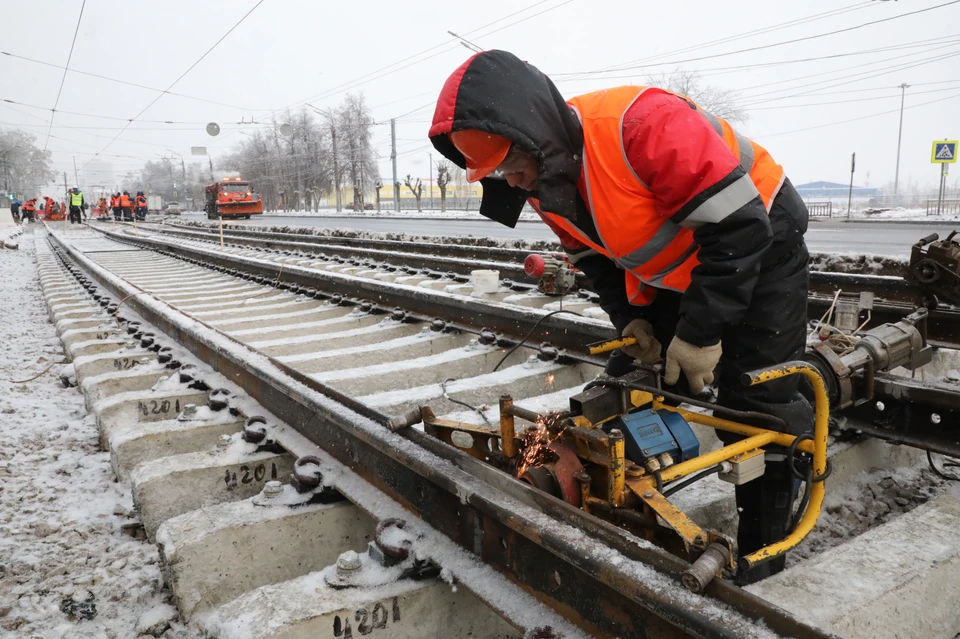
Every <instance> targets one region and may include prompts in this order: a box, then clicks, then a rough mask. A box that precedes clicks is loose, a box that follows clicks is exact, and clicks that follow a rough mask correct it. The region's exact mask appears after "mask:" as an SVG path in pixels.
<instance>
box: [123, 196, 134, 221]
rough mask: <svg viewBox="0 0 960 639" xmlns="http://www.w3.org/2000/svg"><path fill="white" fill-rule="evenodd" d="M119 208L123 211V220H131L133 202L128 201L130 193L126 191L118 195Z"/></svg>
mask: <svg viewBox="0 0 960 639" xmlns="http://www.w3.org/2000/svg"><path fill="white" fill-rule="evenodd" d="M120 210H121V211H122V212H123V219H124V220H128V221H132V220H133V203H132V202H131V201H130V194H129V193H128V192H126V191H124V192H123V194H122V195H121V196H120Z"/></svg>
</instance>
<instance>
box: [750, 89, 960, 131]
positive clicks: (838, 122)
mask: <svg viewBox="0 0 960 639" xmlns="http://www.w3.org/2000/svg"><path fill="white" fill-rule="evenodd" d="M958 97H960V93H955V94H953V95H948V96H946V97H943V98H937V99H936V100H928V101H927V102H920V103H918V104H911V105H909V106H906V107H904V110H907V109H916V108H918V107H922V106H927V105H929V104H935V103H937V102H943V101H944V100H952V99H954V98H958ZM899 112H900V109H891V110H889V111H880V112H879V113H870V114H868V115H861V116H859V117H856V118H849V119H846V120H838V121H836V122H827V123H825V124H818V125H815V126H809V127H803V128H800V129H791V130H789V131H779V132H777V133H763V134H760V135H757V136H756V137H757V138H759V139H767V138H772V137H777V136H780V135H789V134H792V133H805V132H807V131H813V130H816V129H824V128H827V127H831V126H839V125H841V124H848V123H850V122H857V121H859V120H869V119H871V118H877V117H880V116H883V115H889V114H891V113H899Z"/></svg>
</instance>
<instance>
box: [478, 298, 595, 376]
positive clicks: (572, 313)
mask: <svg viewBox="0 0 960 639" xmlns="http://www.w3.org/2000/svg"><path fill="white" fill-rule="evenodd" d="M560 313H568V314H570V315H576V316H577V317H583V315H581V314H580V313H577V312H575V311H567V310H563V309H561V310H559V311H550V312H549V313H547V314H546V315H544V316H543V317H541V318H540V319H538V320H537V323H536V324H534V325H533V328H531V329H530V330H529V331H528V332H527V334H526V335H524V337H523V339H522V340H520V341H519V342H517V343H516V344H514V345H513V348H511V349H510V350H508V351H507V352H506V354H505V355H504V356H503V357H501V358H500V361H499V362H497V365H496V366H494V367H493V370H492V371H490V372H491V373H495V372H496V371H497V369H498V368H500V365H501V364H503V363H504V362H505V361H506V359H507V358H508V357H510V356H511V355H513V353H514V351H516V350H517V349H518V348H520V347H521V346H523V345H524V344H525V343H526V342H527V340H528V339H530V336H531V335H533V332H534V331H536V330H537V329H538V328H539V327H540V324H542V323H543V321H544V320H545V319H547V318H548V317H552V316H553V315H559V314H560Z"/></svg>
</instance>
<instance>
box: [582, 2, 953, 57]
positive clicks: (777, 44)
mask: <svg viewBox="0 0 960 639" xmlns="http://www.w3.org/2000/svg"><path fill="white" fill-rule="evenodd" d="M957 3H960V0H950V1H949V2H944V3H942V4H938V5H935V6H932V7H925V8H923V9H917V10H915V11H909V12H907V13H901V14H898V15H895V16H890V17H887V18H880V19H878V20H871V21H869V22H863V23H861V24H857V25H853V26H849V27H844V28H841V29H834V30H832V31H826V32H824V33H815V34H813V35H808V36H803V37H800V38H793V39H792V40H781V41H779V42H772V43H769V44H762V45H757V46H753V47H746V48H744V49H737V50H735V51H726V52H723V53H714V54H711V55H705V56H698V57H694V58H685V59H681V60H670V61H667V62H654V63H648V64H644V65H639V66H637V67H626V66H625V67H619V68H618V70H620V71H625V70H627V69H632V68H646V67H650V66H678V65H681V64H687V63H690V62H700V61H702V60H713V59H716V58H724V57H727V56H732V55H740V54H742V53H752V52H754V51H764V50H766V49H772V48H775V47H782V46H785V45H788V44H796V43H798V42H809V41H810V40H816V39H819V38H825V37H828V36H833V35H838V34H841V33H849V32H850V31H856V30H858V29H863V28H865V27H870V26H873V25H877V24H883V23H885V22H890V21H892V20H900V19H902V18H907V17H910V16H914V15H917V14H920V13H926V12H928V11H934V10H936V9H942V8H944V7H949V6H951V5H954V4H957ZM583 73H584V74H592V73H591V72H583ZM571 75H572V74H571Z"/></svg>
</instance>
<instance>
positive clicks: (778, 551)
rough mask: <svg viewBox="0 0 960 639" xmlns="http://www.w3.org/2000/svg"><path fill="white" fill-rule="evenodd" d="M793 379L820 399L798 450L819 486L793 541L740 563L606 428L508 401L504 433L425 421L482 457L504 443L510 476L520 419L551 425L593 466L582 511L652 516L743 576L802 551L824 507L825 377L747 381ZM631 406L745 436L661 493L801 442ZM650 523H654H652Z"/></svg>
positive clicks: (789, 368) (756, 375)
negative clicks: (716, 548)
mask: <svg viewBox="0 0 960 639" xmlns="http://www.w3.org/2000/svg"><path fill="white" fill-rule="evenodd" d="M790 375H803V376H804V377H806V378H807V380H809V382H810V384H811V386H812V387H813V391H814V396H815V423H814V432H813V438H812V440H809V439H804V440H801V441H800V442H799V443H797V444H796V445H795V448H796V450H800V451H803V452H806V453H810V454H812V455H813V469H812V477H813V478H814V479H815V480H814V481H811V482H810V485H809V486H807V488H806V490H807V491H809V503H808V506H807V508H806V510H805V511H804V513H803V516H802V518H801V520H800V522H799V523H798V524H797V525H796V526H795V528H794V530H793V531H792V532H791V533H790V534H788V535H787V536H786V537H785V538H784V539H782V540H780V541H778V542H776V543H773V544H770V545H768V546H765V547H764V548H761V549H760V550H757V551H755V552H753V553H750V554H749V555H746V556H744V557H741V558H740V559H739V562H736V558H735V555H736V553H735V552H733V546H734V544H733V543H732V541H730V540H729V539H727V538H726V537H724V536H723V535H721V534H719V533H716V532H713V531H709V530H704V529H703V528H701V527H700V526H699V525H697V524H696V523H695V522H693V521H692V520H691V519H690V518H689V517H687V515H686V514H685V513H684V512H683V511H681V510H680V509H679V508H677V507H676V506H674V505H673V504H672V503H671V502H670V501H669V500H668V499H667V498H666V497H665V496H664V495H663V493H662V492H660V490H658V478H657V477H656V476H655V475H654V474H652V473H649V472H647V471H646V470H645V469H644V468H642V467H640V466H639V465H637V464H634V463H633V462H631V461H630V460H627V459H626V457H625V450H624V440H623V435H622V434H619V436H617V434H618V433H617V434H615V433H616V431H615V432H614V433H611V434H608V433H605V432H604V431H603V430H601V429H600V428H598V426H599V424H593V423H590V422H589V421H588V420H587V419H586V418H584V417H583V416H572V417H569V418H566V419H564V420H554V419H552V417H551V416H549V415H540V414H537V413H533V412H532V411H527V410H524V409H521V408H519V407H517V406H515V405H514V404H513V401H512V400H511V399H510V398H509V397H505V398H503V399H502V400H501V403H500V424H499V428H496V427H489V426H477V425H473V424H465V423H460V422H452V421H447V420H440V419H437V418H436V417H435V416H434V414H433V412H432V411H431V410H430V409H429V408H426V407H424V408H422V409H421V414H422V417H423V421H424V426H425V430H426V431H427V432H428V433H430V434H432V435H434V436H436V437H438V438H439V439H441V440H443V441H445V442H446V443H448V444H450V445H452V446H457V447H458V448H461V450H464V451H465V452H467V453H469V454H471V455H473V456H475V457H478V458H481V459H485V458H489V457H490V451H491V450H496V446H495V445H494V444H495V443H499V452H500V454H501V456H502V458H505V459H506V460H507V466H509V468H508V470H511V471H513V470H515V468H516V461H517V460H518V458H519V456H520V455H521V454H522V451H521V450H520V448H519V447H518V445H517V441H516V435H515V432H516V427H515V418H516V417H519V418H521V419H525V420H527V421H532V422H536V423H539V424H548V428H549V429H550V430H551V431H553V432H558V439H560V440H561V441H562V442H563V443H564V444H567V445H568V446H569V447H571V448H572V449H573V450H574V451H575V452H576V455H577V457H578V458H579V459H580V460H582V461H583V462H587V463H588V464H589V466H588V467H586V468H585V470H586V471H587V472H584V473H581V476H580V477H578V478H577V481H578V482H579V483H580V490H581V495H580V507H581V508H582V509H583V510H585V511H587V512H591V513H592V514H595V515H598V516H601V517H603V518H611V515H612V514H614V513H616V512H617V511H619V510H627V509H630V508H632V509H633V510H635V511H636V510H639V511H642V512H643V514H644V515H647V516H650V515H653V514H655V515H657V516H659V517H660V518H661V519H662V520H663V521H664V522H666V524H667V526H668V527H669V528H670V529H672V530H673V531H674V532H675V533H676V534H677V535H678V536H679V538H680V539H681V540H682V542H683V545H684V550H685V554H686V555H687V556H688V558H695V557H697V556H698V555H699V554H703V551H705V550H706V549H707V548H708V546H709V545H710V544H719V545H721V546H723V547H724V548H726V549H727V552H725V553H724V559H725V560H726V559H727V557H729V562H728V564H727V567H729V568H736V567H737V566H738V564H739V568H740V569H741V570H747V569H749V568H751V567H753V566H755V565H757V564H759V563H762V562H765V561H768V560H771V559H773V558H775V557H778V556H780V555H782V554H784V553H785V552H787V551H789V550H790V549H792V548H794V547H796V546H797V544H799V543H800V542H801V541H803V539H804V538H805V537H806V536H807V535H808V534H809V533H810V531H811V530H812V529H813V527H814V525H815V524H816V522H817V519H818V518H819V516H820V511H821V508H822V506H823V499H824V495H825V487H824V482H823V481H822V480H820V481H816V478H818V477H823V476H824V474H825V473H826V472H827V435H828V421H829V417H830V403H829V399H828V396H827V390H826V386H825V384H824V381H823V378H822V377H821V376H820V374H819V373H818V372H817V371H816V369H815V368H813V367H812V366H810V365H809V364H807V363H805V362H801V361H795V362H788V363H786V364H783V365H780V366H776V367H771V368H767V369H763V370H759V371H754V372H752V373H749V374H747V375H746V376H745V382H748V385H750V386H753V385H756V384H763V383H766V382H769V381H773V380H776V379H781V378H783V377H787V376H790ZM629 401H630V404H632V407H640V406H650V407H652V408H655V409H665V410H669V411H673V412H676V413H679V414H680V415H682V416H683V418H684V419H686V420H687V421H688V422H693V423H697V424H701V425H703V426H707V427H710V428H714V429H717V430H723V431H726V432H729V433H735V434H737V435H741V436H743V437H744V439H742V440H740V441H738V442H736V443H733V444H730V445H727V446H724V447H722V448H720V449H718V450H715V451H711V452H709V453H705V454H703V455H700V456H698V457H695V458H693V459H690V460H687V461H684V462H680V463H677V464H674V465H670V466H667V467H666V468H663V469H662V470H660V471H659V484H660V486H661V487H662V486H665V485H668V484H669V483H671V482H675V481H677V480H679V479H682V478H684V477H689V476H690V475H693V474H694V473H697V472H699V471H702V470H706V469H708V468H712V467H714V466H716V465H717V464H719V463H721V462H725V461H731V460H732V461H737V458H738V457H740V456H750V455H753V454H760V453H762V452H763V447H765V446H769V445H776V446H782V447H785V448H789V447H791V446H793V445H794V443H795V440H796V436H794V435H790V434H787V433H781V432H777V431H773V430H768V429H765V428H758V427H755V426H749V425H747V424H742V423H740V422H736V421H732V420H728V419H723V418H719V417H714V416H712V415H704V414H702V413H698V412H693V411H689V410H686V409H683V408H679V407H675V406H670V405H667V404H666V403H665V398H664V397H663V396H659V395H656V394H655V393H652V392H647V391H639V390H631V391H630V392H629ZM456 431H459V432H463V433H468V434H470V435H471V438H472V441H473V445H472V446H471V447H469V448H466V447H463V446H458V445H457V443H455V436H454V435H453V433H454V432H456ZM491 440H495V441H491ZM651 519H655V518H654V517H651ZM691 560H692V559H691Z"/></svg>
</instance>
